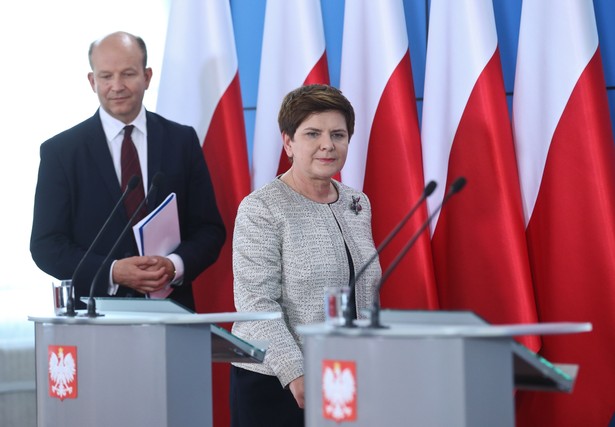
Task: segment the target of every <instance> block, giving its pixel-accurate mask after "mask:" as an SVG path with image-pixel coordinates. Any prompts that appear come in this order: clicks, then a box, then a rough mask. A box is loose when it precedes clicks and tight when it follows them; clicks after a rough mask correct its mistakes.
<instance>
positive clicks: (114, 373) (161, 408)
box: [30, 300, 280, 427]
mask: <svg viewBox="0 0 615 427" xmlns="http://www.w3.org/2000/svg"><path fill="white" fill-rule="evenodd" d="M127 304H128V303H127ZM129 304H130V305H131V306H132V307H133V308H134V304H135V303H134V302H130V303H129ZM136 304H137V306H136V308H135V311H133V312H121V311H113V310H114V307H112V306H109V307H107V310H105V312H104V316H101V317H93V318H89V317H86V316H83V313H79V316H77V317H66V316H30V320H31V321H34V322H35V346H36V349H35V354H36V386H37V390H36V396H37V425H38V426H39V427H47V426H49V427H57V426H75V427H76V426H79V427H81V426H84V425H85V426H88V427H106V426H114V427H122V426H126V427H128V426H130V427H133V426H148V427H175V426H182V427H192V426H195V427H196V426H199V427H202V426H211V425H212V422H213V419H212V389H211V387H212V385H211V363H212V361H223V362H229V361H236V360H237V361H242V362H253V363H260V362H262V360H263V358H264V355H265V346H264V345H262V346H255V345H252V344H251V343H248V342H245V341H242V340H241V339H239V338H238V337H235V336H234V335H232V334H230V333H229V332H228V331H225V330H224V329H222V328H219V327H218V326H216V325H215V323H223V322H235V321H245V320H251V321H252V320H266V319H275V318H279V317H280V314H279V313H212V314H191V313H186V312H181V311H180V312H177V311H176V310H173V309H171V310H167V309H166V308H164V307H163V308H162V310H164V312H162V313H156V312H148V311H147V310H146V309H147V308H148V307H154V305H153V304H152V305H149V306H148V305H147V304H148V303H147V301H145V300H141V302H137V303H136ZM156 304H157V305H156V307H159V306H160V302H157V303H156ZM144 307H145V308H144ZM167 308H168V307H167ZM115 309H122V310H123V309H126V305H125V304H121V303H120V304H119V308H118V307H115Z"/></svg>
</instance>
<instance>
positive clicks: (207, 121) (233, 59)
mask: <svg viewBox="0 0 615 427" xmlns="http://www.w3.org/2000/svg"><path fill="white" fill-rule="evenodd" d="M157 111H158V112H159V113H160V114H162V115H164V116H165V117H167V118H169V119H171V120H175V121H177V122H180V123H183V124H187V125H191V126H193V127H194V128H195V129H196V131H197V134H198V136H199V139H200V140H201V142H202V145H203V154H204V156H205V159H206V161H207V165H208V167H209V172H210V175H211V179H212V182H213V186H214V190H215V193H216V202H217V205H218V209H219V210H220V214H221V215H222V219H223V221H224V225H225V227H226V230H227V239H226V242H225V244H224V246H223V247H222V251H221V253H220V256H219V258H218V260H217V261H216V263H215V264H214V265H212V266H211V267H209V268H208V269H207V270H206V271H205V272H204V273H203V274H201V275H200V276H199V278H198V279H197V280H196V281H195V282H194V284H193V292H194V299H195V304H196V309H197V311H198V312H200V313H202V312H228V311H234V310H235V306H234V303H233V273H232V264H231V241H232V239H231V236H232V230H233V226H234V223H235V215H236V213H237V207H238V206H239V203H240V202H241V200H242V199H243V198H244V197H245V196H246V195H247V194H248V193H249V192H250V171H249V165H248V154H247V145H246V133H245V125H244V116H243V106H242V101H241V90H240V86H239V72H238V67H237V53H236V49H235V36H234V33H233V24H232V20H231V11H230V6H229V2H227V1H201V0H182V1H174V2H173V3H172V5H171V10H170V14H169V26H168V30H167V40H166V46H165V53H164V59H163V63H162V73H161V80H160V88H159V93H158V106H157ZM228 369H229V365H228V364H214V367H213V391H214V392H213V399H214V401H213V407H214V408H215V410H214V424H215V425H221V426H222V425H229V423H230V421H229V413H228V390H229V384H228V378H229V373H228Z"/></svg>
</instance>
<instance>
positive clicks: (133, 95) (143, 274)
mask: <svg viewBox="0 0 615 427" xmlns="http://www.w3.org/2000/svg"><path fill="white" fill-rule="evenodd" d="M89 60H90V66H91V68H92V71H91V72H90V73H89V74H88V79H89V81H90V84H91V86H92V90H93V91H94V92H95V93H96V94H97V95H98V99H99V101H100V106H101V108H99V109H98V111H97V112H96V114H94V116H92V117H91V118H89V119H87V120H85V121H84V122H82V123H80V124H78V125H76V126H75V127H73V128H71V129H68V130H66V131H64V132H62V133H60V134H59V135H56V136H54V137H53V138H51V139H49V140H48V141H46V142H44V143H43V144H42V145H41V149H40V158H41V160H40V166H39V173H38V183H37V187H36V195H35V201H34V219H33V226H32V235H31V240H30V251H31V253H32V258H33V259H34V261H35V262H36V264H37V265H38V266H39V268H41V269H42V270H43V271H45V272H46V273H47V274H50V275H51V276H54V277H56V278H58V279H67V278H71V277H73V274H74V272H75V268H76V267H77V265H78V264H79V262H80V260H81V259H82V257H83V255H84V254H85V252H86V251H87V249H88V247H89V246H90V245H91V243H92V242H93V240H94V238H95V236H96V235H97V233H98V231H99V230H100V229H101V227H102V226H103V224H104V222H105V220H106V219H107V217H108V216H109V214H110V213H111V211H112V209H113V207H114V206H115V204H116V203H117V202H118V201H119V199H120V197H121V195H122V192H123V188H122V186H121V185H122V184H121V183H122V168H123V167H124V166H123V164H122V160H121V157H122V156H123V155H124V154H123V152H122V144H123V140H124V136H125V134H126V132H127V130H126V129H125V126H127V125H133V127H132V129H131V130H130V131H128V134H129V135H130V137H131V139H132V141H133V143H134V147H135V148H136V151H137V153H138V163H139V167H140V173H141V175H142V181H141V182H140V183H139V185H140V186H142V187H143V191H144V194H147V192H148V189H149V186H150V185H151V183H152V180H153V177H154V176H155V175H157V174H159V173H161V174H162V176H161V178H162V179H161V182H160V184H159V185H158V187H157V188H156V189H155V190H154V191H152V193H151V194H150V196H149V197H148V199H147V204H146V206H147V211H151V210H152V209H153V208H155V207H157V206H158V205H159V204H160V203H161V202H162V201H163V200H164V199H165V198H166V197H167V196H168V195H169V194H170V193H172V192H174V193H176V195H177V206H178V213H179V223H180V234H181V243H180V245H179V246H178V247H177V248H176V249H175V250H174V251H173V253H172V254H169V255H167V256H138V252H137V247H136V244H135V242H134V237H133V235H132V231H130V232H129V233H126V237H125V238H124V239H123V240H122V241H121V242H120V244H118V246H117V250H116V251H115V252H114V253H113V254H112V256H111V257H109V261H108V262H107V265H105V266H103V267H102V268H103V270H102V274H100V275H99V280H98V281H97V283H96V284H95V292H94V294H95V295H96V296H110V295H116V296H143V295H148V294H152V295H154V294H156V295H158V296H162V297H164V296H165V295H166V294H168V293H169V292H170V294H169V295H168V297H169V298H171V299H174V300H176V301H177V302H179V303H181V304H182V305H184V306H186V307H188V308H191V309H194V299H193V296H192V286H191V282H192V281H193V280H194V279H195V278H196V277H197V276H198V275H199V274H200V273H201V272H202V271H203V270H204V269H205V268H207V267H208V266H209V265H211V264H212V263H213V262H214V261H215V260H216V259H217V257H218V254H219V252H220V249H221V247H222V244H223V243H224V239H225V229H224V225H223V222H222V219H221V217H220V214H219V212H218V209H217V206H216V200H215V197H214V192H213V187H212V184H211V180H210V176H209V172H208V169H207V166H206V163H205V160H204V158H203V154H202V151H201V147H200V144H199V141H198V137H197V135H196V132H195V131H194V129H193V128H192V127H189V126H183V125H180V124H178V123H174V122H171V121H169V120H167V119H165V118H163V117H161V116H159V115H157V114H155V113H151V112H149V111H146V110H145V108H144V106H143V96H144V93H145V90H147V88H148V86H149V83H150V80H151V77H152V70H151V68H149V67H147V50H146V47H145V43H144V42H143V40H142V39H140V38H139V37H135V36H134V35H131V34H128V33H124V32H118V33H113V34H110V35H108V36H106V37H104V38H102V39H100V40H97V41H95V42H94V43H92V45H91V46H90V51H89ZM133 150H134V148H133ZM136 161H137V160H135V162H136ZM124 170H126V169H124ZM125 175H127V174H126V173H125ZM126 178H127V177H126V176H125V177H124V181H126ZM138 190H139V191H140V188H138ZM130 194H131V195H132V192H131V193H130ZM135 194H136V192H135ZM126 209H127V208H124V207H120V209H119V211H118V212H116V214H115V215H113V216H112V217H111V219H110V222H109V225H108V227H109V228H108V229H107V231H106V232H105V233H103V234H102V235H101V239H100V241H99V242H98V243H97V244H96V246H95V247H94V248H93V250H92V252H91V253H90V254H89V255H88V257H87V258H86V259H85V260H84V262H83V265H82V266H81V267H80V269H79V272H78V274H77V276H76V277H74V286H75V299H76V301H77V302H78V303H77V306H78V307H84V306H83V305H80V304H81V303H79V299H80V297H81V296H87V295H89V292H90V284H91V283H92V280H93V278H94V276H95V274H96V272H97V271H98V269H99V268H100V267H101V265H102V263H103V261H104V259H105V257H106V256H107V254H108V253H109V251H110V250H111V249H112V247H113V245H114V243H115V241H116V239H117V238H118V237H119V235H120V233H121V231H122V230H123V229H124V227H125V226H126V224H127V223H128V220H129V218H130V214H129V213H128V212H127V210H126Z"/></svg>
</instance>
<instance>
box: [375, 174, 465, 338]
mask: <svg viewBox="0 0 615 427" xmlns="http://www.w3.org/2000/svg"><path fill="white" fill-rule="evenodd" d="M465 185H466V179H465V178H464V177H459V178H457V179H456V180H455V181H454V182H453V183H452V184H451V186H450V187H449V189H448V192H447V193H446V194H445V195H444V198H443V199H442V203H440V205H439V206H438V207H437V208H436V209H435V210H434V211H433V212H432V213H431V215H429V217H428V218H427V220H426V221H425V222H424V223H423V224H422V225H421V226H420V227H419V229H418V230H417V231H416V233H414V235H413V236H412V237H411V238H410V240H409V241H408V243H406V246H404V247H403V248H402V250H401V251H400V252H399V254H398V255H397V257H395V259H394V260H393V262H391V265H389V267H388V268H387V270H386V271H385V272H384V274H383V275H382V277H381V278H380V282H378V285H377V286H376V289H374V302H373V305H372V310H371V314H370V324H369V327H370V328H384V327H385V326H383V325H382V324H381V323H380V289H381V288H382V285H383V283H384V282H385V281H386V280H387V279H388V278H389V276H390V275H391V273H392V272H393V270H395V268H396V267H397V265H398V264H399V262H400V261H401V260H402V258H403V257H404V256H405V255H406V254H407V253H408V251H409V250H410V248H412V246H414V244H415V243H416V241H417V240H418V238H419V237H420V236H421V234H422V233H423V231H425V229H426V228H427V227H428V226H429V223H430V222H431V220H432V219H433V218H434V217H435V216H436V214H437V213H438V212H440V210H441V209H442V206H444V204H445V203H446V202H448V200H449V199H450V198H451V197H453V196H454V195H455V194H457V193H459V192H460V191H461V189H462V188H463V187H464V186H465Z"/></svg>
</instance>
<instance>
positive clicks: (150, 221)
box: [132, 193, 181, 256]
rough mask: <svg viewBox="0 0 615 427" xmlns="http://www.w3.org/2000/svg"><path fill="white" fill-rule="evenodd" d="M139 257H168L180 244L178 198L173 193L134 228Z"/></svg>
mask: <svg viewBox="0 0 615 427" xmlns="http://www.w3.org/2000/svg"><path fill="white" fill-rule="evenodd" d="M132 231H133V233H134V235H135V240H136V242H137V247H138V248H139V255H160V256H167V255H169V254H170V253H172V252H173V251H174V250H175V248H177V246H179V243H180V241H181V240H180V235H179V217H178V214H177V197H176V195H175V193H171V194H169V195H168V197H167V198H166V199H165V200H164V201H163V202H162V203H161V204H160V205H159V206H158V207H157V208H156V209H154V210H153V211H152V212H151V213H150V214H149V215H147V216H146V217H145V218H143V219H142V220H141V221H139V222H138V223H137V224H135V225H134V226H133V227H132Z"/></svg>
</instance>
